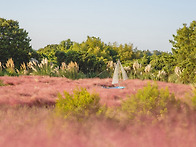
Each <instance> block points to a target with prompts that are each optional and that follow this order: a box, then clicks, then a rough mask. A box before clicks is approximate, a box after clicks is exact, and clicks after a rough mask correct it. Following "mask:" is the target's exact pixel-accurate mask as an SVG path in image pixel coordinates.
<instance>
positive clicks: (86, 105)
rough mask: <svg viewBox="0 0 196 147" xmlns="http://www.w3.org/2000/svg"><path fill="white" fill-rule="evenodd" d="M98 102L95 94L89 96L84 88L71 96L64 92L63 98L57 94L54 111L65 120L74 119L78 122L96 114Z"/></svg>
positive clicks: (98, 106)
mask: <svg viewBox="0 0 196 147" xmlns="http://www.w3.org/2000/svg"><path fill="white" fill-rule="evenodd" d="M99 100H100V97H99V96H98V95H97V94H90V93H89V92H88V91H87V90H86V89H84V88H81V89H75V90H74V92H73V94H69V93H68V92H66V91H64V96H62V95H61V94H58V100H57V102H56V105H55V109H56V111H57V113H58V114H62V115H63V116H64V117H65V118H70V117H75V118H77V119H79V120H80V119H84V118H85V117H89V116H90V115H92V114H96V113H97V112H98V110H99V108H100V104H99Z"/></svg>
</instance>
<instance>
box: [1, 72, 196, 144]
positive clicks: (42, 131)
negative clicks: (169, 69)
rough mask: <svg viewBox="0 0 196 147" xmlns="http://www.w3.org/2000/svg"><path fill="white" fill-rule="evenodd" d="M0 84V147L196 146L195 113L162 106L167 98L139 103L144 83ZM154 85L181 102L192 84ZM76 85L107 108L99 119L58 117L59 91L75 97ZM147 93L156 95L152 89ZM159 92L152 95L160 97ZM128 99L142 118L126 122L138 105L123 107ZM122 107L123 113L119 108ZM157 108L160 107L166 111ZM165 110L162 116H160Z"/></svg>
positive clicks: (40, 80)
mask: <svg viewBox="0 0 196 147" xmlns="http://www.w3.org/2000/svg"><path fill="white" fill-rule="evenodd" d="M0 80H1V81H2V86H0V146H5V147H13V146H14V147H15V146H20V147H23V146H25V147H26V146H29V147H31V146H32V147H34V146H37V147H41V146H48V147H50V146H51V147H53V146H56V147H61V146H73V147H78V146H80V147H91V146H95V147H100V146H103V147H108V146H109V147H110V146H111V147H118V146H122V147H130V146H137V147H157V146H159V147H170V146H171V147H173V146H178V147H185V146H186V147H194V146H195V144H196V140H195V138H196V125H195V124H196V113H195V110H194V109H193V108H191V107H190V108H189V106H188V105H185V104H183V103H182V105H181V104H179V103H178V101H174V100H172V99H171V100H172V103H174V104H175V103H177V104H179V105H176V106H175V107H173V106H172V105H173V104H172V105H168V106H167V107H165V105H164V104H165V103H167V99H165V101H160V99H157V100H158V101H157V102H156V104H157V105H158V107H156V106H154V103H152V102H154V101H146V100H145V101H146V102H148V103H147V105H145V103H144V104H142V103H143V102H144V101H143V100H144V99H145V97H143V93H146V92H148V91H149V88H146V89H144V90H143V91H140V90H141V89H143V88H144V87H145V86H146V85H147V83H148V82H149V81H147V80H145V81H141V80H127V81H125V82H124V83H122V84H123V85H124V86H125V87H126V88H125V89H123V90H113V89H104V88H102V86H103V85H110V83H111V79H81V80H69V79H66V78H57V77H42V76H19V77H7V76H4V77H0ZM151 83H153V81H151ZM157 86H158V88H159V89H161V88H165V87H168V90H169V91H168V92H169V93H170V94H171V93H174V94H175V96H176V97H175V98H176V99H179V100H184V101H186V99H185V98H187V99H188V97H189V96H188V95H190V96H191V95H192V94H193V93H192V89H191V86H190V85H182V84H171V83H164V82H157ZM76 87H84V88H86V90H87V91H89V92H90V93H98V94H99V96H100V104H101V105H102V106H103V105H104V104H105V105H106V106H107V109H108V110H103V111H104V113H102V114H101V115H96V114H93V115H89V116H88V117H86V113H85V114H84V119H80V120H77V119H68V118H65V117H64V116H63V115H57V111H56V107H55V104H56V100H57V99H58V96H57V95H58V93H60V94H61V95H63V91H64V90H66V91H67V92H69V93H73V90H74V89H75V88H76ZM150 90H152V92H154V93H157V92H159V91H158V90H157V89H153V88H151V87H150ZM138 91H140V93H138ZM165 91H166V90H165ZM131 94H135V97H130V95H131ZM149 94H152V93H150V92H149ZM159 94H160V96H161V97H163V98H167V97H168V96H167V95H166V94H165V95H163V94H164V93H161V92H160V93H159ZM159 94H158V95H157V94H156V95H157V96H158V97H160V96H159ZM144 95H145V94H144ZM141 96H142V97H141ZM76 97H77V96H76ZM128 97H129V98H131V99H135V100H134V101H131V102H133V103H135V102H136V101H137V102H138V104H139V105H141V107H139V106H137V107H138V108H137V109H136V110H138V111H140V112H143V114H139V115H138V114H137V113H134V114H135V117H134V118H129V119H127V114H129V113H131V114H132V111H129V110H134V109H132V108H130V107H129V106H133V107H135V106H136V105H132V103H130V101H129V103H125V102H126V100H127V99H128ZM150 97H151V98H153V97H154V96H153V95H151V96H150ZM137 98H139V99H140V101H138V100H139V99H137ZM122 100H124V103H125V104H123V103H122ZM162 103H163V104H162ZM127 104H130V105H127ZM121 105H122V106H124V109H125V110H123V109H119V108H121ZM78 106H80V105H78ZM127 106H128V107H127ZM159 106H160V107H162V106H164V107H163V108H164V109H163V108H159ZM151 107H152V109H151ZM142 108H145V110H144V109H142ZM155 108H156V111H157V110H161V111H160V113H157V112H156V113H155V112H154V109H155ZM165 108H167V113H166V115H165V113H163V112H162V110H166V109H165ZM151 114H153V115H151ZM154 114H156V115H157V116H156V115H154Z"/></svg>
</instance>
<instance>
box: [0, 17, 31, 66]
mask: <svg viewBox="0 0 196 147" xmlns="http://www.w3.org/2000/svg"><path fill="white" fill-rule="evenodd" d="M30 41H31V39H30V38H29V37H28V32H27V31H25V30H24V29H21V28H20V27H19V23H18V22H17V21H14V20H6V19H4V18H0V62H3V63H5V62H6V61H7V60H8V59H9V58H12V59H13V60H14V62H15V65H16V66H17V67H18V66H20V64H21V63H23V62H28V61H29V59H30V53H31V52H32V51H33V50H32V47H31V46H30Z"/></svg>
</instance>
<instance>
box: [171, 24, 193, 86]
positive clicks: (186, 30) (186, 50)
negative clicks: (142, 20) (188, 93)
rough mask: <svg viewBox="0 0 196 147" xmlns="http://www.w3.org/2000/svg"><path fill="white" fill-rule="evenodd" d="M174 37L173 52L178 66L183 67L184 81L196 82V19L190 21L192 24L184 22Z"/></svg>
mask: <svg viewBox="0 0 196 147" xmlns="http://www.w3.org/2000/svg"><path fill="white" fill-rule="evenodd" d="M173 37H174V40H170V42H171V43H172V45H173V48H172V53H173V55H174V58H175V60H176V62H177V66H178V67H180V68H181V69H182V75H181V77H182V82H183V83H192V82H196V81H195V79H196V74H195V73H196V21H193V22H192V23H190V26H187V25H186V24H183V27H182V28H180V29H178V30H177V35H173Z"/></svg>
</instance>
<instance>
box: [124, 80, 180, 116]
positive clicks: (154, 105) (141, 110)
mask: <svg viewBox="0 0 196 147" xmlns="http://www.w3.org/2000/svg"><path fill="white" fill-rule="evenodd" d="M179 104H180V101H179V100H176V99H175V96H174V95H173V94H172V95H170V93H169V90H168V88H165V89H160V90H159V89H158V86H157V84H153V85H151V84H150V83H148V84H147V86H146V87H144V88H143V89H140V90H138V92H137V93H136V94H135V95H132V96H131V97H129V98H128V99H127V100H125V101H123V102H122V106H121V109H122V111H123V112H125V113H126V114H127V115H128V118H131V119H133V118H134V117H135V116H138V115H148V116H152V117H155V118H158V117H159V116H162V115H164V114H165V113H167V112H168V109H169V108H170V107H172V106H179Z"/></svg>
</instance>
